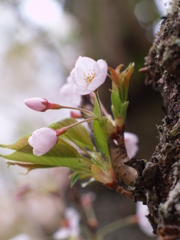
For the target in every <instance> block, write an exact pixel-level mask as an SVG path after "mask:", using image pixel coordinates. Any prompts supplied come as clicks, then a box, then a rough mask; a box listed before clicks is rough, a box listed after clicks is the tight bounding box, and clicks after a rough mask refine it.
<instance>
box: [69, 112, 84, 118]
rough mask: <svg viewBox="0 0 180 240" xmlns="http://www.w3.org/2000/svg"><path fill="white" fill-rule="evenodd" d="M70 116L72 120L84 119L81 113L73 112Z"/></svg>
mask: <svg viewBox="0 0 180 240" xmlns="http://www.w3.org/2000/svg"><path fill="white" fill-rule="evenodd" d="M70 115H71V117H72V118H82V115H81V113H80V112H75V111H71V112H70Z"/></svg>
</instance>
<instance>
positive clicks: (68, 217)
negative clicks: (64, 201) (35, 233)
mask: <svg viewBox="0 0 180 240" xmlns="http://www.w3.org/2000/svg"><path fill="white" fill-rule="evenodd" d="M64 217H65V219H64V220H65V221H64V226H62V227H61V228H60V229H59V230H58V231H57V232H55V233H54V235H53V237H54V239H67V238H68V239H69V238H70V237H74V238H76V237H78V236H79V234H80V228H79V221H80V215H79V213H78V212H77V211H76V209H74V208H67V209H66V211H65V213H64ZM77 239H79V238H77Z"/></svg>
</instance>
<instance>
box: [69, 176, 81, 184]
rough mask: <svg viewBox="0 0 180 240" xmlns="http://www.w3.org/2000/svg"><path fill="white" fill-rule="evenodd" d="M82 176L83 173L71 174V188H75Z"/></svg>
mask: <svg viewBox="0 0 180 240" xmlns="http://www.w3.org/2000/svg"><path fill="white" fill-rule="evenodd" d="M80 175H81V173H73V174H71V176H70V179H71V187H73V186H74V184H75V183H76V182H77V181H78V179H79V176H80Z"/></svg>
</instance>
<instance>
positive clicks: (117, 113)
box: [111, 105, 120, 119]
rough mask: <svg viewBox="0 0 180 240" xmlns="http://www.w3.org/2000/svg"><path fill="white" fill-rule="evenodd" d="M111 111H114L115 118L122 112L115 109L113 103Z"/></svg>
mask: <svg viewBox="0 0 180 240" xmlns="http://www.w3.org/2000/svg"><path fill="white" fill-rule="evenodd" d="M111 111H112V113H113V116H114V118H115V119H116V118H118V117H119V116H120V113H119V112H118V111H117V110H116V109H115V107H114V106H113V105H111Z"/></svg>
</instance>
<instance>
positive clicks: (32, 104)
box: [24, 97, 48, 112]
mask: <svg viewBox="0 0 180 240" xmlns="http://www.w3.org/2000/svg"><path fill="white" fill-rule="evenodd" d="M24 103H25V104H26V106H27V107H29V108H31V109H33V110H35V111H38V112H44V111H46V110H47V105H48V101H47V100H46V99H45V98H39V97H36V98H28V99H25V100H24Z"/></svg>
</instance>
